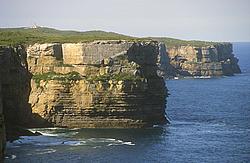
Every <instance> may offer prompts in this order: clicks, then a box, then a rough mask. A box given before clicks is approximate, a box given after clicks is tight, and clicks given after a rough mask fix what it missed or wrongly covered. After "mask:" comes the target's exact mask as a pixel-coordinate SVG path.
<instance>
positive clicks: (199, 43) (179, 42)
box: [149, 37, 230, 47]
mask: <svg viewBox="0 0 250 163" xmlns="http://www.w3.org/2000/svg"><path fill="white" fill-rule="evenodd" d="M149 39H152V40H156V41H159V42H164V43H165V44H166V45H167V47H174V46H187V45H190V46H195V47H203V46H214V45H219V44H230V43H227V42H212V41H200V40H180V39H175V38H169V37H150V38H149Z"/></svg>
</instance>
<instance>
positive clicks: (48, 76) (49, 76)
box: [32, 71, 82, 86]
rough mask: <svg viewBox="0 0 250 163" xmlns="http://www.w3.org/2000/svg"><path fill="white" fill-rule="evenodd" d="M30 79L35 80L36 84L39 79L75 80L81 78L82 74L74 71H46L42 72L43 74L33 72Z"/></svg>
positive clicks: (38, 82)
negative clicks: (63, 72)
mask: <svg viewBox="0 0 250 163" xmlns="http://www.w3.org/2000/svg"><path fill="white" fill-rule="evenodd" d="M32 79H33V80H34V81H35V83H36V85H37V86H39V85H40V81H41V80H44V81H49V80H59V81H63V82H67V81H76V80H80V79H82V76H81V75H80V74H79V73H78V72H75V71H72V72H70V73H67V74H60V73H55V72H48V73H43V74H34V75H33V76H32Z"/></svg>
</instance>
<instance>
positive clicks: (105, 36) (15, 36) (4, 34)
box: [0, 27, 139, 46]
mask: <svg viewBox="0 0 250 163" xmlns="http://www.w3.org/2000/svg"><path fill="white" fill-rule="evenodd" d="M138 39H139V38H136V37H130V36H125V35H122V34H118V33H114V32H104V31H87V32H77V31H63V30H56V29H53V28H45V27H38V28H0V45H10V46H14V45H19V44H23V45H29V44H34V43H54V42H57V43H65V42H67V43H71V42H91V41H94V40H130V41H133V40H138Z"/></svg>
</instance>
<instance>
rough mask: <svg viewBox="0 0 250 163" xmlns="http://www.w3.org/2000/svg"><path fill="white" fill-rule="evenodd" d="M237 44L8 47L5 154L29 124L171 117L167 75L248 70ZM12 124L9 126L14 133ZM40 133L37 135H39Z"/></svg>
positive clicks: (145, 121)
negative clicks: (237, 54)
mask: <svg viewBox="0 0 250 163" xmlns="http://www.w3.org/2000/svg"><path fill="white" fill-rule="evenodd" d="M237 63H238V59H237V58H236V57H235V56H234V54H233V53H232V44H229V43H221V44H216V45H214V46H211V45H210V46H203V47H195V46H191V45H187V46H175V47H170V48H168V47H166V46H165V44H164V43H159V42H157V41H120V40H108V41H93V42H88V43H45V44H33V45H29V46H26V47H24V46H21V45H19V46H16V47H8V46H0V66H1V69H0V75H1V78H0V79H1V80H0V136H1V139H0V149H1V152H0V154H1V155H0V156H1V158H3V157H4V156H3V153H4V148H5V141H6V133H7V139H8V140H13V139H16V138H17V137H18V136H20V135H25V134H27V135H30V134H32V133H30V132H26V130H25V129H24V128H25V127H46V126H58V127H72V128H74V127H80V128H142V127H151V126H153V125H157V124H164V123H167V122H168V121H167V119H166V113H165V107H166V97H167V96H168V90H167V88H166V86H165V82H164V78H165V79H166V78H173V79H177V78H182V77H194V78H195V77H197V76H198V77H204V78H207V77H210V76H211V77H212V76H222V75H233V74H234V73H240V68H239V66H238V64H237ZM6 131H7V132H6ZM38 134H39V133H36V134H34V135H38Z"/></svg>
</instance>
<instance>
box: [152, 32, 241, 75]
mask: <svg viewBox="0 0 250 163" xmlns="http://www.w3.org/2000/svg"><path fill="white" fill-rule="evenodd" d="M151 39H153V40H157V41H160V42H162V43H164V44H165V45H166V46H167V52H166V53H167V54H166V55H167V58H168V60H169V62H166V66H168V68H167V69H166V75H165V77H174V76H184V77H185V76H222V75H229V76H230V75H233V74H235V73H241V70H240V68H239V65H238V59H237V58H236V57H235V56H234V54H233V47H232V44H231V43H220V42H206V41H185V40H178V39H172V38H164V37H163V38H151Z"/></svg>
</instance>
